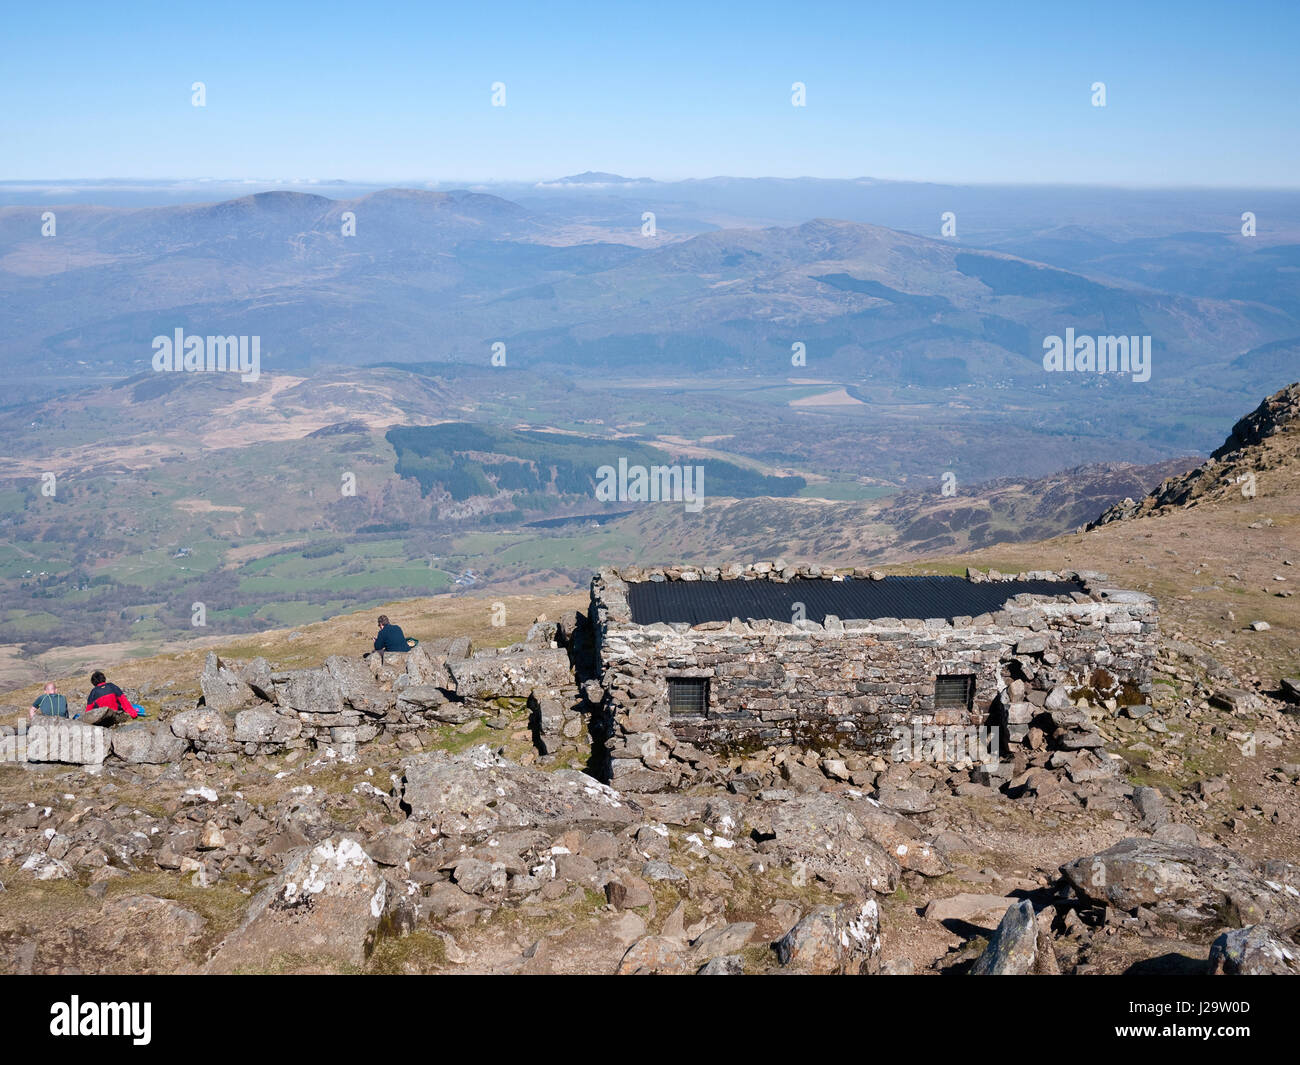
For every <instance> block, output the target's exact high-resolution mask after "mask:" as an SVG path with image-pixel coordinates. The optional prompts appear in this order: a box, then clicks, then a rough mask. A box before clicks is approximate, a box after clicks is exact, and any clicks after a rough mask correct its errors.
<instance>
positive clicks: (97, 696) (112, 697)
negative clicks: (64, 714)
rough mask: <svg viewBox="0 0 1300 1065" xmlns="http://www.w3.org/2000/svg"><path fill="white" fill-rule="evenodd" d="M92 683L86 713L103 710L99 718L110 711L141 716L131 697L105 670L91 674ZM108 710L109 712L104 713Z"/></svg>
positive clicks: (132, 716)
mask: <svg viewBox="0 0 1300 1065" xmlns="http://www.w3.org/2000/svg"><path fill="white" fill-rule="evenodd" d="M90 683H91V684H93V685H94V687H93V688H91V689H90V694H89V695H88V696H86V709H85V711H84V713H86V714H89V713H91V711H101V713H100V715H99V718H100V719H101V720H102V718H103V717H105V716H107V714H110V713H121V714H125V715H126V716H127V717H131V718H135V717H139V716H140V711H139V710H138V709H136V706H135V704H134V703H133V702H131V700H130V699H128V698H127V697H126V696H125V695H124V694H122V689H121V688H119V687H118V686H117V685H116V684H113V683H112V682H110V681H109V679H108V678H107V677H106V676H104V674H103V671H101V670H98V669H97V670H95V672H94V673H92V674H91V675H90ZM103 712H107V713H103Z"/></svg>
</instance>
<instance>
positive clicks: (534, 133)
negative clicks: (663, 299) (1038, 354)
mask: <svg viewBox="0 0 1300 1065" xmlns="http://www.w3.org/2000/svg"><path fill="white" fill-rule="evenodd" d="M1298 31H1300V3H1296V2H1294V0H1291V2H1274V3H1258V2H1255V3H1252V2H1239V3H1232V4H1217V5H1211V4H1204V3H1198V2H1194V0H1193V2H1188V3H1165V2H1162V0H1152V2H1143V0H1128V2H1125V3H1116V4H1112V3H1096V2H1087V0H1082V2H1079V3H1061V2H1057V0H1041V2H1039V3H1025V4H1011V3H1003V4H999V3H988V4H985V3H977V2H974V0H968V2H963V3H918V2H909V0H897V2H893V3H888V4H877V3H869V2H864V3H857V2H853V3H844V4H818V3H810V4H805V3H802V2H798V0H787V2H783V3H771V4H768V3H762V2H754V3H734V4H711V3H708V2H707V0H694V2H689V3H677V2H675V0H663V2H656V3H652V4H644V5H640V4H625V3H616V2H611V3H607V4H582V5H579V4H569V3H550V2H542V3H533V4H516V3H511V2H502V0H486V2H478V0H463V2H458V3H456V4H441V3H418V4H409V5H407V4H386V3H381V2H376V3H368V4H356V5H346V6H331V5H328V4H315V3H313V4H301V3H295V2H276V0H265V2H263V3H256V4H246V3H241V2H224V3H199V4H186V3H179V2H175V0H172V2H169V3H158V4H153V3H127V4H115V3H102V2H97V3H93V4H91V3H84V4H68V3H60V2H57V0H52V2H41V3H27V2H25V3H15V4H11V5H9V6H8V8H7V10H6V13H5V17H4V20H3V23H0V34H2V35H3V40H2V41H0V47H3V53H0V54H3V57H4V58H3V64H2V65H0V179H22V178H31V179H56V178H110V177H144V178H187V177H205V176H206V177H222V178H285V179H290V178H316V179H331V178H345V179H350V180H357V181H395V182H396V181H418V180H433V181H457V182H460V181H464V182H470V181H492V180H534V179H543V178H551V177H559V176H561V175H564V174H570V173H574V172H578V171H582V170H587V169H598V170H609V171H614V172H617V173H621V174H625V175H630V176H648V177H654V178H661V179H673V178H682V177H707V176H714V175H719V174H732V175H746V176H757V175H774V176H784V177H794V176H802V175H812V176H817V177H857V176H871V177H885V178H899V179H916V180H935V181H955V182H1001V181H1013V182H1089V183H1103V184H1137V185H1241V186H1261V185H1263V186H1292V187H1294V186H1297V185H1300V136H1298V134H1300V122H1298V121H1297V116H1298V114H1300V62H1297V59H1296V49H1297V45H1298V44H1300V32H1298ZM194 81H203V82H205V83H206V85H207V107H206V108H202V109H200V108H195V107H192V106H191V104H190V85H191V83H192V82H194ZM496 81H501V82H504V83H505V84H506V93H507V97H506V99H507V106H506V107H504V108H494V107H492V106H491V104H490V86H491V84H492V83H493V82H496ZM795 81H802V82H805V83H806V84H807V94H808V95H807V99H808V105H807V107H806V108H795V107H792V106H791V104H790V86H791V83H792V82H795ZM1094 81H1103V82H1105V83H1106V89H1107V105H1108V106H1106V107H1105V108H1094V107H1092V106H1091V104H1090V96H1091V91H1090V86H1091V84H1092V83H1093V82H1094Z"/></svg>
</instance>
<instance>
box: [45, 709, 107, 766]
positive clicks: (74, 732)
mask: <svg viewBox="0 0 1300 1065" xmlns="http://www.w3.org/2000/svg"><path fill="white" fill-rule="evenodd" d="M110 735H111V733H110V732H109V730H108V729H103V728H99V727H98V726H95V725H84V724H82V723H81V722H79V721H67V720H64V719H62V718H40V717H38V718H35V719H34V720H33V721H32V723H31V724H30V725H29V726H28V727H27V760H28V761H29V762H63V763H66V764H68V765H100V764H102V763H103V761H104V759H105V758H107V757H108V752H109V743H110V739H109V737H110Z"/></svg>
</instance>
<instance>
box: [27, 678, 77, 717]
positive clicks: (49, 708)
mask: <svg viewBox="0 0 1300 1065" xmlns="http://www.w3.org/2000/svg"><path fill="white" fill-rule="evenodd" d="M37 714H40V715H41V716H42V717H67V716H68V700H67V699H65V698H64V697H63V696H62V695H60V694H59V688H58V685H56V684H47V685H45V694H44V695H42V696H40V697H39V698H38V699H37V700H36V702H34V703H32V708H31V709H30V710H28V711H27V720H28V721H30V720H31V719H32V718H34V717H35V716H36V715H37Z"/></svg>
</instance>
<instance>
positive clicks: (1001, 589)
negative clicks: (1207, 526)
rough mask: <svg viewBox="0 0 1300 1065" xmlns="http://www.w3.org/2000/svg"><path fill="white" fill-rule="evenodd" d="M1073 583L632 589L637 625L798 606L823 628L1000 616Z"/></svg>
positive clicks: (944, 580) (945, 581) (944, 581)
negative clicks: (834, 621) (1013, 605)
mask: <svg viewBox="0 0 1300 1065" xmlns="http://www.w3.org/2000/svg"><path fill="white" fill-rule="evenodd" d="M1082 590H1083V586H1082V585H1081V584H1079V583H1078V582H1076V581H989V582H985V583H980V584H973V583H971V582H970V581H968V580H966V579H965V578H963V577H886V578H884V580H878V581H873V580H867V579H863V578H855V579H853V580H848V579H846V580H842V581H832V580H827V579H826V578H795V579H794V580H792V581H790V582H789V583H781V582H778V581H769V580H752V581H637V582H632V583H629V584H628V586H627V599H628V605H629V606H630V607H631V608H632V621H633V623H634V624H637V625H651V624H653V623H654V622H656V621H687V622H690V623H691V624H692V625H698V624H699V623H700V622H702V621H730V620H731V619H732V618H740V619H741V620H742V621H743V620H746V619H748V618H766V619H769V620H772V621H787V622H788V621H791V620H792V619H793V617H794V604H795V603H803V606H804V613H803V616H804V617H805V618H807V619H808V620H809V621H816V622H818V623H821V622H823V621H824V620H825V619H826V615H827V614H834V615H835V616H837V617H838V618H840V619H841V620H844V619H848V618H860V619H868V618H922V619H924V618H947V619H948V620H949V621H951V620H952V619H953V618H955V617H966V616H971V617H973V616H975V615H978V614H986V613H992V612H993V611H995V610H1001V609H1002V607H1003V606H1004V605H1005V603H1006V601H1007V600H1008V599H1010V598H1011V597H1012V596H1015V595H1020V594H1022V593H1025V592H1028V593H1030V594H1032V595H1068V594H1069V593H1070V592H1075V591H1082Z"/></svg>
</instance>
